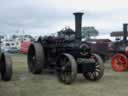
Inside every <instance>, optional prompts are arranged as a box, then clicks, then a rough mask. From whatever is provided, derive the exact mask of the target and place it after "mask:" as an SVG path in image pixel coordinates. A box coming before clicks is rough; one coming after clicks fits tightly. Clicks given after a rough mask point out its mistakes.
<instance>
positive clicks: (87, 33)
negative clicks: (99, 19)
mask: <svg viewBox="0 0 128 96" xmlns="http://www.w3.org/2000/svg"><path fill="white" fill-rule="evenodd" d="M81 31H82V38H85V39H90V37H92V36H93V37H95V36H98V35H99V32H98V31H97V30H96V29H95V28H94V27H93V26H88V27H82V30H81Z"/></svg>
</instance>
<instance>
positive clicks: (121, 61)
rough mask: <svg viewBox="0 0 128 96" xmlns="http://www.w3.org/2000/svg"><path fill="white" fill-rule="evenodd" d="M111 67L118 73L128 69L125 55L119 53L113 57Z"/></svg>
mask: <svg viewBox="0 0 128 96" xmlns="http://www.w3.org/2000/svg"><path fill="white" fill-rule="evenodd" d="M111 65H112V68H113V70H115V71H116V72H122V71H124V70H125V69H127V68H128V60H127V57H126V56H125V55H124V54H121V53H117V54H115V55H114V56H113V57H112V61H111Z"/></svg>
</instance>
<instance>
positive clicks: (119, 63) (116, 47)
mask: <svg viewBox="0 0 128 96" xmlns="http://www.w3.org/2000/svg"><path fill="white" fill-rule="evenodd" d="M127 26H128V24H123V32H112V33H111V36H115V37H117V36H118V37H121V36H123V40H117V41H116V42H114V43H113V44H112V46H111V49H112V50H111V52H112V53H113V57H112V60H111V65H112V68H113V70H115V71H116V72H121V71H124V70H127V69H128V40H127V36H128V32H127Z"/></svg>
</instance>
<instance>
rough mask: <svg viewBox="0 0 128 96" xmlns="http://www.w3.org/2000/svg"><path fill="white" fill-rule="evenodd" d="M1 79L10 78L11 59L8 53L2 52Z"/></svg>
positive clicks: (0, 60) (6, 79) (7, 79)
mask: <svg viewBox="0 0 128 96" xmlns="http://www.w3.org/2000/svg"><path fill="white" fill-rule="evenodd" d="M0 63H1V79H2V80H4V81H9V80H11V77H12V60H11V57H10V56H9V55H8V54H6V53H5V54H2V55H1V59H0Z"/></svg>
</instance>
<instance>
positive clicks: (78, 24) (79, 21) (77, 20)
mask: <svg viewBox="0 0 128 96" xmlns="http://www.w3.org/2000/svg"><path fill="white" fill-rule="evenodd" d="M74 15H75V32H76V33H75V34H76V40H78V41H81V39H82V36H81V25H82V15H83V13H82V12H77V13H74Z"/></svg>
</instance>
